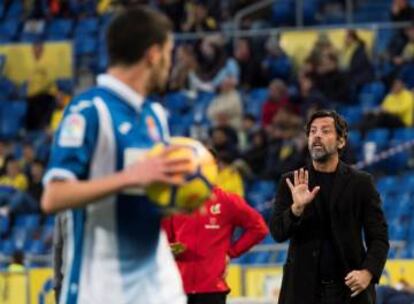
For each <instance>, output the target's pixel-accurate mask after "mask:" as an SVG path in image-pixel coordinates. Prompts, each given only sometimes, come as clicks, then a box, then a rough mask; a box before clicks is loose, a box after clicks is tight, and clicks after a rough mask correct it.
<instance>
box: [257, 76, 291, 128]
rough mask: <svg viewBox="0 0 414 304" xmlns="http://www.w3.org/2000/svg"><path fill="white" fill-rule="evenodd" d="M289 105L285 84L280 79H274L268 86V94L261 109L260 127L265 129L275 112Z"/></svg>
mask: <svg viewBox="0 0 414 304" xmlns="http://www.w3.org/2000/svg"><path fill="white" fill-rule="evenodd" d="M288 104H289V95H288V89H287V87H286V84H285V83H284V82H283V80H281V79H275V80H273V81H272V82H271V83H270V84H269V93H268V98H267V100H266V102H265V103H264V104H263V107H262V119H261V122H262V126H263V127H264V128H267V127H268V126H269V125H270V124H271V122H272V119H273V117H274V116H275V115H276V114H277V112H278V111H279V110H280V109H282V108H283V107H285V106H286V105H288Z"/></svg>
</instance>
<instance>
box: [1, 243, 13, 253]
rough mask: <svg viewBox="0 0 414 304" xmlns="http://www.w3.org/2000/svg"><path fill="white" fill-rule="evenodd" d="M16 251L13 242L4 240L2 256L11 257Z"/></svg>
mask: <svg viewBox="0 0 414 304" xmlns="http://www.w3.org/2000/svg"><path fill="white" fill-rule="evenodd" d="M14 251H15V247H14V244H13V241H12V240H2V241H1V242H0V254H1V255H4V256H11V255H12V254H13V253H14Z"/></svg>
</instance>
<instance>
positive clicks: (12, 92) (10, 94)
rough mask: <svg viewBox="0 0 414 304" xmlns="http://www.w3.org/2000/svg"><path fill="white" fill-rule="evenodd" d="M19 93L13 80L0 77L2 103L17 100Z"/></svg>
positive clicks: (0, 99) (0, 98)
mask: <svg viewBox="0 0 414 304" xmlns="http://www.w3.org/2000/svg"><path fill="white" fill-rule="evenodd" d="M17 91H18V89H17V87H16V85H15V84H14V83H13V82H12V81H11V80H9V79H7V78H5V77H2V76H0V101H2V100H10V99H13V98H15V97H16V96H17Z"/></svg>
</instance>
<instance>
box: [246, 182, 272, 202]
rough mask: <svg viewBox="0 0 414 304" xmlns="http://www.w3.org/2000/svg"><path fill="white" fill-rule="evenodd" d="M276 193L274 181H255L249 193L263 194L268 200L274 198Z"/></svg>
mask: <svg viewBox="0 0 414 304" xmlns="http://www.w3.org/2000/svg"><path fill="white" fill-rule="evenodd" d="M275 191H276V185H275V183H274V182H273V181H266V180H257V181H254V182H253V183H252V184H251V185H250V187H249V192H252V193H258V194H261V195H263V196H264V197H266V198H267V199H270V198H272V197H273V196H274V194H275Z"/></svg>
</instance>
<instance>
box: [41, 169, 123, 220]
mask: <svg viewBox="0 0 414 304" xmlns="http://www.w3.org/2000/svg"><path fill="white" fill-rule="evenodd" d="M127 186H128V179H127V178H126V177H125V176H124V174H122V173H116V174H113V175H111V176H107V177H103V178H99V179H95V180H89V181H76V180H67V181H52V182H50V183H49V184H48V185H47V186H46V187H45V190H44V193H43V196H42V201H41V206H42V209H43V211H44V212H46V213H53V212H57V211H60V210H64V209H71V208H80V207H84V206H86V205H88V204H89V203H91V202H93V201H96V200H98V199H100V198H103V197H105V196H108V195H111V194H113V193H116V192H118V191H120V190H122V189H124V188H125V187H127Z"/></svg>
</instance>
